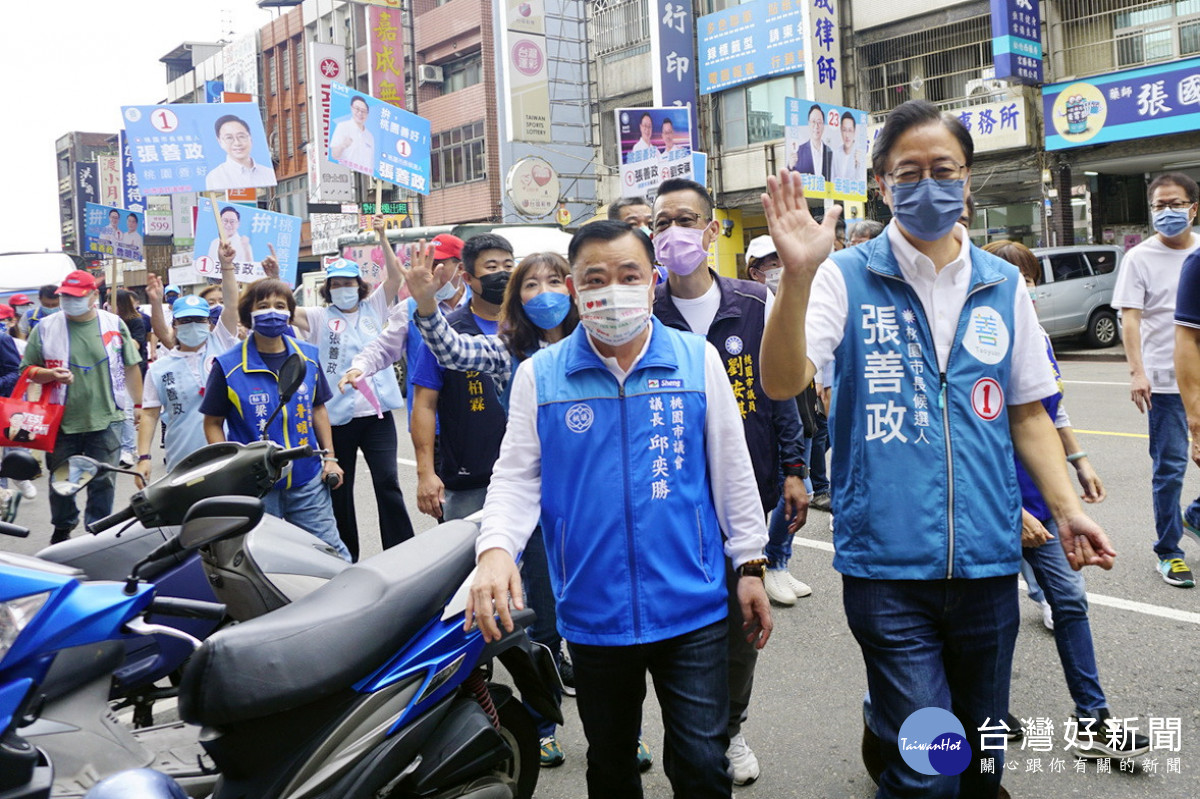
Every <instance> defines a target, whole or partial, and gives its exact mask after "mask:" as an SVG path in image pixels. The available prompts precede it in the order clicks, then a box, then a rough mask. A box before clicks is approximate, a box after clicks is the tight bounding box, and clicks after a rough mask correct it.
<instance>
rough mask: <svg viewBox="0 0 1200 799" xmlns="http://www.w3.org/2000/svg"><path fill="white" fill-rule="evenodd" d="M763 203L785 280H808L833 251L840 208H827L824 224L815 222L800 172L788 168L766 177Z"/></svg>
mask: <svg viewBox="0 0 1200 799" xmlns="http://www.w3.org/2000/svg"><path fill="white" fill-rule="evenodd" d="M762 204H763V211H764V212H765V213H766V216H767V228H768V229H769V231H770V234H771V240H772V241H773V242H774V243H775V251H776V252H777V253H778V254H779V262H780V264H781V265H782V266H783V269H784V276H785V278H786V277H788V276H797V275H806V276H808V277H809V278H811V277H812V275H814V274H816V271H817V267H818V266H820V265H821V262H822V261H824V260H825V259H826V258H828V257H829V253H831V252H832V251H833V243H834V241H835V240H836V230H837V221H838V218H839V217H840V216H841V213H842V209H841V208H840V207H839V206H833V207H832V208H829V209H828V210H827V211H826V212H825V219H824V221H823V222H817V220H815V219H813V215H812V213H810V212H809V210H808V202H807V201H806V200H805V199H804V186H803V182H802V180H801V177H800V173H799V172H793V171H791V170H787V169H781V170H780V171H779V175H778V176H776V175H771V176H770V177H768V178H767V191H766V192H765V193H764V194H763V195H762Z"/></svg>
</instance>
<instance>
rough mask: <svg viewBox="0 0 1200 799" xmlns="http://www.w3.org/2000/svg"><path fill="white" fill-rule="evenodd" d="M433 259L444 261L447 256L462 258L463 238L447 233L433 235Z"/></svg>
mask: <svg viewBox="0 0 1200 799" xmlns="http://www.w3.org/2000/svg"><path fill="white" fill-rule="evenodd" d="M432 244H433V260H435V261H444V260H446V259H447V258H459V259H461V258H462V248H463V240H462V239H460V238H459V237H458V236H451V235H450V234H449V233H442V234H441V235H438V236H434V237H433V242H432Z"/></svg>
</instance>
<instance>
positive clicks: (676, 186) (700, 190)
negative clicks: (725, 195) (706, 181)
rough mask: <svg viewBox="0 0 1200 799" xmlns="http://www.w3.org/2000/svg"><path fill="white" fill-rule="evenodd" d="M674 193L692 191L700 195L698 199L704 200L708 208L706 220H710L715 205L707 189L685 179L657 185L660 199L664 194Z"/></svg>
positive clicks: (666, 181) (676, 179) (665, 181)
mask: <svg viewBox="0 0 1200 799" xmlns="http://www.w3.org/2000/svg"><path fill="white" fill-rule="evenodd" d="M675 191H693V192H695V193H696V194H698V195H700V199H702V200H704V202H705V204H706V205H707V206H708V218H709V219H711V218H712V212H713V208H715V207H716V205H717V204H716V202H715V201H714V200H713V197H712V195H711V194H709V193H708V189H706V188H704V187H703V186H702V185H700V184H699V183H697V182H696V181H694V180H688V179H687V178H671V179H670V180H664V181H663V182H662V183H661V184H660V185H659V187H658V196H659V197H661V196H663V195H664V194H670V193H671V192H675Z"/></svg>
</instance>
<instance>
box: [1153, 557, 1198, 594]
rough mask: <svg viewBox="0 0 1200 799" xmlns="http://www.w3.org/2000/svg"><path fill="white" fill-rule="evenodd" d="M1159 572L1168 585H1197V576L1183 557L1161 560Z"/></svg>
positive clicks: (1184, 586)
mask: <svg viewBox="0 0 1200 799" xmlns="http://www.w3.org/2000/svg"><path fill="white" fill-rule="evenodd" d="M1158 573H1159V574H1161V575H1162V578H1163V580H1164V581H1165V582H1166V584H1167V585H1173V586H1175V587H1176V588H1192V587H1194V586H1195V585H1196V578H1195V577H1193V576H1192V570H1191V569H1189V568H1188V565H1187V564H1186V563H1184V562H1183V558H1171V559H1170V560H1160V561H1159V562H1158Z"/></svg>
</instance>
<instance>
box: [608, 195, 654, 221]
mask: <svg viewBox="0 0 1200 799" xmlns="http://www.w3.org/2000/svg"><path fill="white" fill-rule="evenodd" d="M631 205H644V206H646V207H647V208H650V207H651V206H650V201H649V200H647V199H646V198H645V197H622V198H621V199H619V200H613V201H612V202H611V203H609V204H608V218H609V219H612V220H614V221H616V222H620V221H621V211H623V210H625V209H626V208H628V207H629V206H631Z"/></svg>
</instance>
